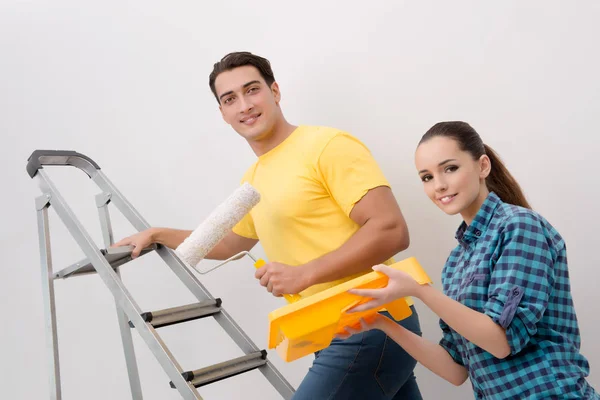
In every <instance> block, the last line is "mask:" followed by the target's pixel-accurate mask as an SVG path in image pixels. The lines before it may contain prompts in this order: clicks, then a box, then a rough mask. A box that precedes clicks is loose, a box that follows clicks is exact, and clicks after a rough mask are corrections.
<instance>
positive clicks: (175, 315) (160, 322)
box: [129, 299, 221, 328]
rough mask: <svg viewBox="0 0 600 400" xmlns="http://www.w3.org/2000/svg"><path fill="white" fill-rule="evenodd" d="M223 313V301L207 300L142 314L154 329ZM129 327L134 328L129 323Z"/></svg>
mask: <svg viewBox="0 0 600 400" xmlns="http://www.w3.org/2000/svg"><path fill="white" fill-rule="evenodd" d="M220 311H221V299H214V300H212V299H211V300H205V301H201V302H200V303H194V304H189V305H185V306H179V307H173V308H167V309H165V310H160V311H151V312H145V313H143V314H142V318H143V319H144V321H146V322H149V323H150V324H151V325H152V326H153V327H154V328H160V327H163V326H168V325H173V324H178V323H180V322H186V321H192V320H195V319H199V318H203V317H208V316H209V315H213V314H216V313H218V312H220ZM129 326H130V327H132V328H133V327H134V326H133V323H132V322H131V321H129Z"/></svg>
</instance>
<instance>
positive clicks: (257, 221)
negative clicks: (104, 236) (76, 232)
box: [116, 52, 421, 400]
mask: <svg viewBox="0 0 600 400" xmlns="http://www.w3.org/2000/svg"><path fill="white" fill-rule="evenodd" d="M209 85H210V88H211V90H212V92H213V94H214V95H215V98H216V99H217V102H218V103H219V109H220V111H221V114H222V116H223V119H224V120H225V122H227V123H228V124H229V125H231V127H232V128H233V129H234V130H235V131H236V132H237V133H238V134H239V135H240V136H242V137H243V138H244V139H245V140H246V141H247V142H248V144H249V145H250V147H251V148H252V150H253V151H254V153H255V154H256V155H257V157H258V160H257V161H256V163H255V164H254V165H252V166H251V167H250V168H249V169H248V170H247V172H246V174H245V175H244V177H243V179H242V181H244V182H248V183H250V184H251V185H253V186H254V187H255V188H256V189H257V190H258V191H259V192H260V194H261V201H260V203H259V204H258V205H257V206H256V207H254V208H253V209H252V211H251V212H250V213H249V214H248V215H247V216H246V217H245V218H244V219H243V220H242V221H241V222H240V223H239V224H238V225H236V226H235V227H234V228H233V230H232V231H231V232H229V233H228V235H227V236H226V237H225V238H224V239H223V240H222V241H221V242H220V243H219V244H218V245H217V246H216V247H215V248H214V249H213V250H212V251H211V252H210V253H209V254H208V255H207V256H206V258H209V259H219V260H222V259H226V258H228V257H231V256H233V255H234V254H237V253H238V252H240V251H244V250H250V249H252V247H254V245H256V243H257V242H258V241H259V240H260V241H261V244H262V245H263V248H264V250H265V252H266V255H267V258H268V259H269V260H270V261H271V262H270V263H268V264H267V265H265V266H264V267H262V268H260V269H258V270H257V271H256V278H257V279H259V280H260V284H261V285H263V286H264V287H266V289H267V290H268V291H269V292H270V293H272V294H273V295H275V296H282V295H284V294H296V293H298V294H300V295H301V296H302V297H306V296H310V295H312V294H315V293H318V292H320V291H322V290H324V289H327V288H329V287H332V286H334V285H336V284H339V283H341V282H344V281H347V280H349V279H352V278H354V277H356V276H360V275H362V274H365V273H368V272H370V271H371V266H373V265H376V264H379V263H382V262H383V263H386V264H390V263H391V262H393V260H392V259H391V257H392V256H393V255H394V254H396V253H398V252H399V251H402V250H405V249H406V248H407V247H408V245H409V235H408V229H407V227H406V222H405V221H404V218H403V216H402V213H401V211H400V208H399V207H398V204H397V202H396V200H395V198H394V195H393V194H392V191H391V189H390V187H389V183H388V182H387V180H386V178H385V177H384V176H383V174H382V172H381V170H380V169H379V167H378V165H377V163H376V162H375V160H374V159H373V158H372V156H371V154H370V152H369V150H368V149H367V148H366V147H365V146H364V145H363V144H362V143H361V142H360V141H358V140H357V139H355V138H354V137H352V136H351V135H349V134H348V133H345V132H342V131H339V130H336V129H332V128H324V127H311V126H294V125H291V124H290V123H289V122H288V121H287V120H286V119H285V117H284V115H283V112H282V110H281V107H280V100H281V92H280V89H279V86H278V84H277V82H275V77H274V75H273V71H272V69H271V65H270V63H269V61H268V60H266V59H265V58H262V57H259V56H256V55H254V54H251V53H247V52H239V53H231V54H228V55H226V56H225V57H223V59H221V61H219V62H217V63H216V64H215V65H214V69H213V71H212V73H211V74H210V77H209ZM190 234H191V231H185V230H175V229H168V228H151V229H148V230H146V231H144V232H140V233H138V234H136V235H133V236H131V237H129V238H126V239H123V240H122V241H120V242H119V243H117V244H116V245H119V246H124V245H133V246H134V247H135V250H134V252H133V256H134V257H136V256H137V255H139V252H140V251H141V249H143V248H144V247H146V246H148V245H150V244H151V243H153V242H154V243H160V244H162V245H165V246H167V247H169V248H172V249H174V248H176V247H177V246H178V245H179V244H180V243H181V242H183V240H184V239H185V238H186V237H187V236H189V235H190ZM412 310H413V315H412V316H411V317H409V318H407V319H406V320H403V321H401V324H402V325H403V326H405V327H406V328H408V329H410V330H411V331H414V332H417V333H418V334H420V328H419V321H418V317H417V314H416V311H415V309H414V307H412ZM415 364H416V362H415V361H414V359H413V358H412V357H410V356H409V355H408V354H407V353H406V352H405V351H404V350H403V349H402V348H400V347H399V346H398V345H397V344H396V343H394V342H393V341H392V340H390V339H388V338H387V337H386V336H385V334H383V333H382V332H381V331H370V332H365V333H362V334H360V335H355V336H353V337H351V338H349V339H346V340H340V339H334V341H333V342H332V344H331V345H330V346H329V347H328V348H326V349H324V350H322V351H320V352H319V353H318V354H317V355H316V358H315V361H314V363H313V366H312V367H311V368H310V370H309V372H308V374H307V376H306V377H305V378H304V380H303V382H302V383H301V385H300V387H299V388H298V390H297V391H296V394H295V397H294V398H295V399H297V400H304V399H319V400H320V399H354V398H356V399H364V398H368V399H407V400H412V399H421V395H420V392H419V388H418V386H417V383H416V380H415V377H414V374H413V368H414V366H415Z"/></svg>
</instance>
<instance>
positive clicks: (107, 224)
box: [27, 150, 294, 400]
mask: <svg viewBox="0 0 600 400" xmlns="http://www.w3.org/2000/svg"><path fill="white" fill-rule="evenodd" d="M48 165H59V166H74V167H76V168H78V169H80V170H82V171H83V172H85V173H86V174H87V175H88V176H89V177H90V178H91V179H92V180H93V181H94V182H95V183H96V184H97V185H98V186H99V187H100V189H101V190H102V192H101V193H99V194H98V195H97V196H96V206H97V208H98V212H99V217H100V224H101V229H102V237H103V241H104V245H105V246H106V248H105V249H99V248H98V247H97V246H96V244H95V243H94V241H93V240H92V239H91V237H90V235H89V234H88V233H87V232H86V230H85V229H84V228H83V226H82V225H81V223H80V222H79V221H78V220H77V218H76V216H75V214H74V213H73V211H72V210H71V209H70V208H69V206H68V205H67V203H66V202H65V200H64V198H63V197H62V196H61V195H60V193H59V192H58V190H57V189H56V187H55V186H54V184H53V183H52V181H51V180H50V178H49V177H48V175H47V174H46V172H45V170H44V169H43V166H48ZM27 173H28V174H29V176H30V177H31V178H33V179H36V180H37V183H38V185H39V187H40V189H41V191H42V195H41V196H39V197H37V198H36V200H35V206H36V210H37V219H38V229H39V245H40V257H41V266H42V277H43V279H42V280H43V298H44V308H45V310H44V311H45V319H46V321H45V322H46V324H45V326H46V330H47V339H48V347H49V357H50V360H49V361H50V362H49V368H50V398H51V399H53V400H60V399H61V385H60V368H59V356H58V341H57V325H56V309H55V301H54V280H55V279H64V278H68V277H73V276H78V275H84V274H95V273H97V274H98V275H99V276H100V278H101V279H102V280H103V282H104V283H105V284H106V286H107V287H108V289H109V290H110V292H111V293H112V295H113V296H114V299H115V303H116V308H117V313H118V320H119V327H120V332H121V338H122V341H123V348H124V351H125V361H126V365H127V371H128V375H129V383H130V387H131V395H132V399H134V400H140V399H142V390H141V385H140V379H139V374H138V368H137V362H136V358H135V352H134V347H133V341H132V335H131V329H136V330H137V331H138V333H139V335H140V337H141V338H142V340H143V341H144V342H145V343H146V345H147V346H148V347H149V349H150V351H151V352H152V353H153V354H154V356H155V358H156V360H157V361H158V363H159V364H160V365H161V367H162V368H163V370H164V371H165V373H166V374H167V376H168V377H169V379H171V382H170V385H171V387H172V388H174V389H176V390H177V391H178V392H179V393H180V394H181V396H182V398H184V399H186V400H192V399H195V400H197V399H202V397H201V396H200V394H199V393H198V391H197V390H196V388H198V387H201V386H203V385H207V384H210V383H213V382H217V381H219V380H222V379H226V378H229V377H232V376H235V375H238V374H241V373H244V372H247V371H251V370H254V369H258V370H259V371H260V372H262V374H263V375H264V376H265V378H267V380H268V381H269V382H270V383H271V385H273V386H274V387H275V389H276V390H277V391H278V392H279V393H280V394H281V396H282V398H284V399H290V398H291V397H292V396H293V394H294V388H293V387H292V386H291V385H290V384H289V383H288V382H287V380H286V379H285V378H284V377H283V375H281V373H280V372H279V371H278V370H277V369H276V368H275V367H274V366H273V365H272V364H271V362H270V361H269V360H268V359H267V352H266V351H265V350H260V349H259V348H258V347H257V346H256V345H255V344H254V343H253V342H252V340H251V339H250V338H249V337H248V336H247V335H246V334H245V333H244V331H243V330H242V329H241V328H240V327H239V326H238V325H237V324H236V323H235V321H234V320H233V319H232V318H231V316H230V315H229V314H227V312H226V311H225V310H224V309H223V308H222V301H221V299H219V298H214V297H213V296H212V295H211V294H210V293H209V292H208V290H207V289H206V288H205V287H204V286H203V285H202V284H201V283H200V281H199V280H198V279H197V278H196V276H195V275H193V274H192V272H191V271H190V270H189V269H188V268H187V267H186V266H185V264H184V263H183V261H181V260H180V259H179V258H178V257H177V255H176V254H175V252H174V251H173V250H171V249H168V248H166V247H164V246H161V245H153V246H152V247H149V248H146V249H144V251H143V252H142V254H146V253H148V252H151V251H154V252H156V253H157V254H158V255H159V256H160V257H161V258H162V260H163V261H164V262H165V263H166V264H167V266H168V267H169V268H171V270H172V271H173V272H174V273H175V275H176V276H177V277H178V278H179V279H180V280H181V281H182V282H183V283H184V285H185V286H186V287H187V288H188V290H189V291H190V292H192V294H193V295H194V297H196V299H197V300H198V302H197V303H195V304H189V305H184V306H181V307H174V308H170V309H166V310H159V311H152V312H143V311H142V310H141V309H140V307H139V306H138V305H137V304H136V302H135V301H134V299H133V298H132V296H131V294H130V293H129V292H128V291H127V288H126V287H125V286H124V285H123V282H122V281H121V277H120V274H119V267H120V266H121V265H123V264H125V263H127V262H128V261H130V260H131V250H132V249H131V247H129V246H127V247H117V248H111V247H110V246H111V245H112V244H113V243H114V240H113V232H112V227H111V220H110V216H109V210H108V205H109V204H113V205H114V206H115V207H116V208H117V209H118V210H119V211H120V212H121V213H122V214H123V215H124V216H125V217H126V218H127V219H128V220H129V222H130V223H131V224H132V225H133V226H134V227H135V229H137V230H138V231H142V230H145V229H147V228H149V227H150V225H148V223H147V222H146V221H145V220H144V219H143V218H142V216H141V215H140V214H139V213H138V212H137V211H136V210H135V209H134V208H133V206H132V205H131V204H130V203H129V202H128V201H127V200H126V199H125V198H124V197H123V196H122V195H121V193H119V191H118V190H117V188H116V187H115V186H114V185H113V184H112V183H111V182H110V181H109V180H108V178H107V177H106V176H105V175H104V174H103V172H102V171H101V170H100V167H99V166H98V164H96V163H95V162H94V161H93V160H92V159H90V158H89V157H87V156H85V155H83V154H80V153H77V152H74V151H59V150H36V151H34V152H33V153H32V154H31V156H30V157H29V159H28V163H27ZM50 206H53V208H54V210H55V211H56V213H57V214H58V216H59V218H60V219H61V220H62V222H63V223H64V224H65V226H66V227H67V229H68V230H69V232H70V233H71V235H72V236H73V238H74V239H75V241H76V243H77V244H78V245H79V247H80V248H81V249H82V250H83V252H84V254H85V256H86V258H85V259H83V260H81V261H79V262H76V263H74V264H73V265H70V266H68V267H66V268H64V269H62V270H60V271H58V272H56V273H54V272H53V268H52V258H51V252H50V230H49V226H48V208H49V207H50ZM204 317H213V318H214V319H215V320H216V321H217V323H218V324H219V325H220V326H221V328H223V329H224V330H225V332H226V333H227V334H228V335H229V336H230V337H231V338H232V339H233V341H234V342H235V343H236V344H237V345H238V346H239V347H240V349H242V351H243V352H244V354H245V355H244V356H242V357H239V358H236V359H233V360H229V361H226V362H223V363H219V364H216V365H213V366H209V367H206V368H201V369H198V370H193V371H184V370H183V369H182V368H181V366H180V365H179V364H178V362H177V361H176V360H175V358H174V357H173V355H172V354H171V352H170V351H169V349H168V348H167V346H166V345H165V343H163V341H162V340H161V338H160V336H159V335H158V333H157V329H159V328H161V327H164V326H168V325H173V324H178V323H183V322H186V321H192V320H196V319H199V318H204ZM165 384H166V383H165Z"/></svg>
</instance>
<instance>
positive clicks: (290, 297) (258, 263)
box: [254, 258, 302, 303]
mask: <svg viewBox="0 0 600 400" xmlns="http://www.w3.org/2000/svg"><path fill="white" fill-rule="evenodd" d="M266 263H267V262H266V261H265V260H263V259H262V258H259V259H258V260H256V262H255V263H254V267H255V268H256V269H259V268H260V267H262V266H264V265H265V264H266ZM283 297H284V298H285V299H286V300H287V301H288V303H295V302H297V301H298V300H300V299H302V296H300V295H299V294H284V295H283Z"/></svg>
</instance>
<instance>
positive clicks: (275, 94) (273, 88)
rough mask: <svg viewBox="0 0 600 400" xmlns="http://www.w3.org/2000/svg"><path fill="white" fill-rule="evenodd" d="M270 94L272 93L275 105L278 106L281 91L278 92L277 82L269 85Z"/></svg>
mask: <svg viewBox="0 0 600 400" xmlns="http://www.w3.org/2000/svg"><path fill="white" fill-rule="evenodd" d="M271 92H273V97H275V103H277V104H279V102H280V101H281V91H280V90H279V85H278V84H277V82H273V84H272V85H271Z"/></svg>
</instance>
